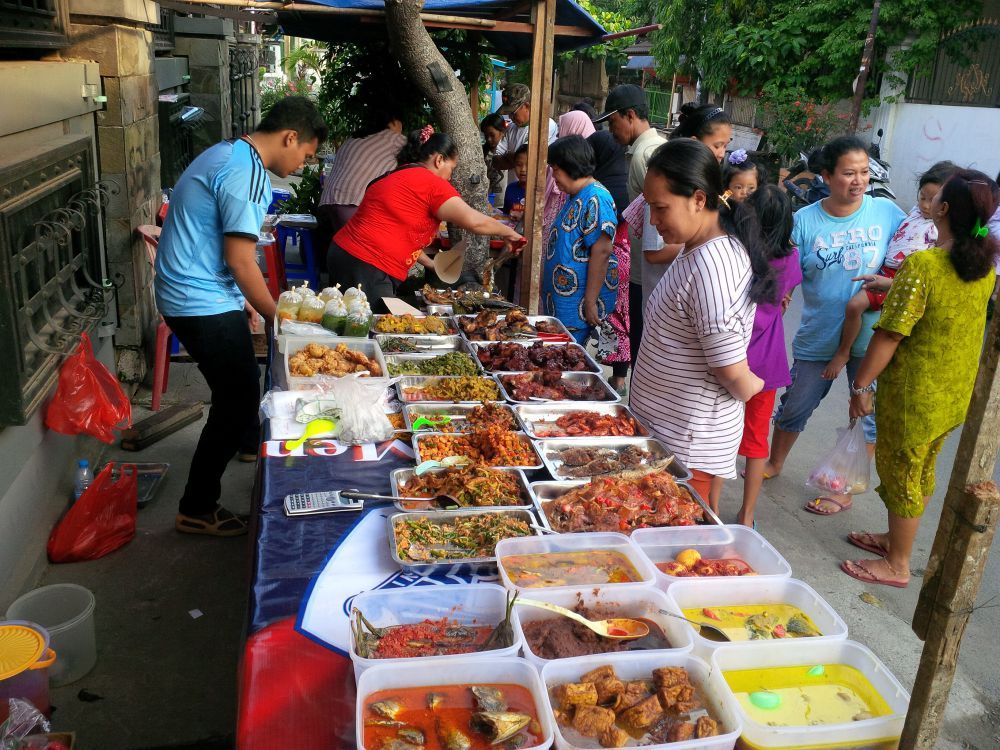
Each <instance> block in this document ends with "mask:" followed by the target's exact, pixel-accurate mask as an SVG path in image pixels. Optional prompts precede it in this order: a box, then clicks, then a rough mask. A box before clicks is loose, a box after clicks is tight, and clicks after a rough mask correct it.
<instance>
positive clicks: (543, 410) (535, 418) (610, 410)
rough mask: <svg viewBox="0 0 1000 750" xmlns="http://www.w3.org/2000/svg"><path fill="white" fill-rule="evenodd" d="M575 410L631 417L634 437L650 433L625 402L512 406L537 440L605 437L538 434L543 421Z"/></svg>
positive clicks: (649, 434) (518, 418) (549, 420)
mask: <svg viewBox="0 0 1000 750" xmlns="http://www.w3.org/2000/svg"><path fill="white" fill-rule="evenodd" d="M575 411H586V412H592V413H594V414H606V415H608V416H612V417H623V416H624V417H631V418H632V419H634V420H635V423H636V434H635V435H634V437H650V436H651V433H650V432H649V430H648V429H646V426H645V425H644V424H643V423H642V422H640V421H639V419H638V417H636V416H635V414H633V413H632V410H631V409H629V408H628V407H627V406H625V404H608V403H599V402H595V401H589V402H587V401H562V402H552V403H548V404H541V403H537V402H535V403H532V404H525V405H523V406H515V407H514V413H515V414H516V415H517V420H518V421H519V422H520V423H521V427H522V428H524V431H525V432H526V433H528V435H529V436H530V437H532V438H535V439H537V440H543V439H549V440H593V439H595V438H598V437H605V436H603V435H578V436H575V437H565V436H554V435H546V434H544V433H541V434H539V432H538V429H539V427H541V426H542V424H543V423H545V422H555V421H556V420H557V419H559V417H562V416H564V415H566V414H569V413H570V412H575ZM607 437H615V438H624V437H633V436H629V435H608V436H607Z"/></svg>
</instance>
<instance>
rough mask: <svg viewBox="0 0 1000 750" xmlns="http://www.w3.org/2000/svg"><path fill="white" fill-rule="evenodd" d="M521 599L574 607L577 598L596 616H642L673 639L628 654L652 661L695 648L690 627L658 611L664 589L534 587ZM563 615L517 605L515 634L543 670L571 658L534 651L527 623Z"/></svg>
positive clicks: (663, 602)
mask: <svg viewBox="0 0 1000 750" xmlns="http://www.w3.org/2000/svg"><path fill="white" fill-rule="evenodd" d="M519 598H523V599H537V600H538V601H542V602H548V603H549V604H557V605H559V606H560V607H565V608H566V609H573V607H574V606H575V605H576V603H577V602H578V601H582V602H583V605H584V606H585V607H588V608H594V609H596V610H598V612H599V613H600V614H599V615H596V616H595V619H604V618H605V617H641V618H643V619H646V620H651V621H652V622H654V623H656V624H657V625H659V626H660V629H661V630H662V631H663V633H664V635H666V636H667V640H668V641H670V648H669V649H646V650H642V651H631V652H626V653H633V654H640V655H642V656H645V657H646V658H647V659H649V660H650V661H652V660H654V659H656V658H657V657H658V656H659V655H661V654H673V653H688V652H690V651H691V650H692V649H693V648H694V643H693V640H692V638H691V628H689V627H687V625H685V624H684V623H683V622H681V621H680V620H678V619H677V618H676V617H669V616H668V615H662V614H660V613H659V610H660V609H665V608H666V606H667V599H666V597H665V596H664V594H663V592H662V591H658V590H656V589H648V588H646V589H640V588H623V587H620V586H582V587H580V588H575V589H532V590H530V591H523V592H521V594H520V597H519ZM558 619H562V615H558V614H556V613H555V612H548V611H546V610H544V609H538V608H537V607H522V606H518V605H516V604H515V605H514V633H515V634H516V636H517V639H518V641H519V642H521V643H523V644H524V646H523V647H524V658H525V659H527V660H528V661H529V662H531V663H532V664H534V665H535V666H536V667H537V668H538V669H541V668H542V667H544V666H545V665H546V664H549V663H550V662H553V661H559V662H563V661H568V660H569V659H546V658H543V657H541V656H538V655H537V654H536V653H535V652H534V651H532V650H531V646H530V645H529V644H528V641H527V640H526V639H525V637H524V625H525V624H527V623H529V622H538V621H539V620H558ZM592 656H593V657H595V658H599V657H602V656H608V654H593V655H592ZM571 658H573V659H579V658H582V657H571Z"/></svg>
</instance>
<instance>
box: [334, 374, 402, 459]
mask: <svg viewBox="0 0 1000 750" xmlns="http://www.w3.org/2000/svg"><path fill="white" fill-rule="evenodd" d="M387 386H388V381H386V380H384V379H383V378H370V377H367V376H365V375H361V374H352V375H345V376H344V377H342V378H337V379H336V380H335V381H333V382H332V383H331V384H330V386H329V388H328V395H329V396H331V397H332V398H333V400H334V401H335V402H336V403H337V404H338V405H339V406H340V432H339V433H338V434H337V440H339V441H340V442H341V443H344V444H346V445H363V444H365V443H378V442H381V441H382V440H388V439H389V438H391V437H392V435H393V427H392V423H391V422H390V421H389V418H388V417H387V416H386V415H385V410H384V409H383V408H382V394H383V393H385V389H386V387H387Z"/></svg>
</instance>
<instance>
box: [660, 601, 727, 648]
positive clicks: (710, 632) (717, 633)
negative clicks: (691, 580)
mask: <svg viewBox="0 0 1000 750" xmlns="http://www.w3.org/2000/svg"><path fill="white" fill-rule="evenodd" d="M660 614H661V615H667V616H668V617H676V618H677V619H678V620H684V622H686V623H689V624H691V625H693V626H694V627H696V628H698V629H699V633H700V634H701V635H702V637H703V638H705V640H707V641H715V642H717V643H729V642H730V641H731V640H732V638H730V637H729V636H728V635H726V631H724V630H723V629H722V628H717V627H715V625H709V624H708V623H707V622H698V621H697V620H689V619H688V618H686V617H683V616H681V615H675V614H674V613H673V612H667V610H665V609H661V610H660Z"/></svg>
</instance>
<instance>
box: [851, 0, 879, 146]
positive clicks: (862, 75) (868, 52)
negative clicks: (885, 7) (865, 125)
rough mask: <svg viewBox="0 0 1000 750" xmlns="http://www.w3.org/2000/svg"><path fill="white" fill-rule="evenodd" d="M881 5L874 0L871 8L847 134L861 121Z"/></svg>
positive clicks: (855, 128) (877, 0)
mask: <svg viewBox="0 0 1000 750" xmlns="http://www.w3.org/2000/svg"><path fill="white" fill-rule="evenodd" d="M881 5H882V0H875V5H874V6H873V7H872V22H871V25H869V27H868V36H867V37H866V38H865V49H864V52H862V53H861V70H860V71H859V72H858V78H857V84H856V85H855V87H854V102H853V103H852V104H851V121H850V123H848V126H847V132H848V133H855V132H857V130H858V120H860V119H861V102H862V101H864V98H865V84H866V83H868V71H869V70H871V67H872V55H873V54H874V52H875V30H876V29H877V28H878V13H879V8H880V6H881Z"/></svg>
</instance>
